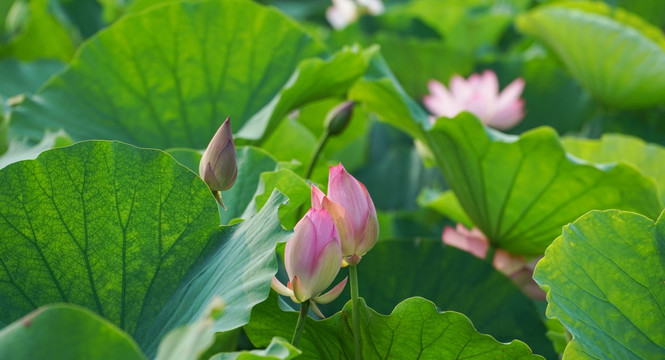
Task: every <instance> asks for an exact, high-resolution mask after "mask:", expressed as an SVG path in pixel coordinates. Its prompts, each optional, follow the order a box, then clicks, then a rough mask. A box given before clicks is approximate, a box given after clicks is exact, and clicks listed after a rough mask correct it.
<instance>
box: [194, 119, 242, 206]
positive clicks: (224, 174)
mask: <svg viewBox="0 0 665 360" xmlns="http://www.w3.org/2000/svg"><path fill="white" fill-rule="evenodd" d="M199 174H200V175H201V178H202V179H203V181H205V183H206V184H208V187H209V188H210V191H212V193H213V195H215V199H217V201H218V202H219V204H220V205H221V206H222V207H223V208H224V209H225V210H226V206H224V202H223V201H222V195H221V193H220V192H221V191H225V190H228V189H230V188H231V187H232V186H233V184H234V183H235V182H236V178H237V177H238V165H237V161H236V147H235V144H234V142H233V134H232V133H231V118H230V117H227V118H226V120H225V121H224V123H223V124H222V126H220V127H219V129H218V130H217V132H216V133H215V136H213V138H212V140H210V143H209V144H208V147H207V148H206V150H205V152H203V156H202V157H201V161H200V162H199Z"/></svg>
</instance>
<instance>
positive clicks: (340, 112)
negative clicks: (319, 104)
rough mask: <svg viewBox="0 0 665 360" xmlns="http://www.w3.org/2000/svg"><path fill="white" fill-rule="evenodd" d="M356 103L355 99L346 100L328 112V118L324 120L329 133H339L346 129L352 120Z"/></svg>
mask: <svg viewBox="0 0 665 360" xmlns="http://www.w3.org/2000/svg"><path fill="white" fill-rule="evenodd" d="M355 104H356V103H355V102H353V101H345V102H343V103H341V104H339V105H337V106H335V107H334V108H333V109H332V110H330V111H329V112H328V114H327V115H326V120H325V121H324V122H323V126H324V127H325V129H326V130H327V131H328V134H330V135H338V134H340V133H341V132H342V131H344V129H345V128H346V126H347V125H349V122H350V121H351V117H352V116H353V107H354V106H355Z"/></svg>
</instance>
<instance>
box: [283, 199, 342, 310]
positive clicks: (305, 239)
mask: <svg viewBox="0 0 665 360" xmlns="http://www.w3.org/2000/svg"><path fill="white" fill-rule="evenodd" d="M341 265H342V247H341V244H340V240H339V234H338V233H337V229H336V228H335V223H334V222H333V220H332V218H331V217H330V214H329V213H328V212H327V211H326V210H325V209H322V208H321V209H314V208H312V209H310V210H309V211H308V212H307V214H305V216H304V217H303V218H302V219H301V220H300V221H299V222H298V224H296V226H295V228H294V231H293V236H292V237H291V239H290V240H289V241H288V242H287V243H286V247H285V248H284V266H285V267H286V273H287V274H288V276H289V280H290V281H289V282H288V284H287V286H284V285H283V284H282V283H280V282H279V280H277V279H276V278H273V281H272V283H271V286H272V288H273V289H274V290H275V291H277V292H278V293H280V294H282V295H285V296H289V297H291V299H292V300H293V301H295V302H296V303H301V302H305V301H307V300H311V302H312V303H311V304H312V305H313V306H312V308H313V310H314V311H316V312H317V313H319V314H320V311H318V308H317V307H316V303H320V304H327V303H329V302H331V301H333V300H335V299H336V298H337V297H338V296H339V295H340V294H341V293H342V290H343V289H344V286H345V285H346V279H344V280H343V281H342V282H340V283H339V284H337V285H336V286H335V287H334V288H333V289H331V290H330V291H329V292H327V293H326V294H323V295H322V294H321V293H322V292H323V291H324V290H326V289H327V288H328V287H329V286H330V284H331V283H332V281H333V280H335V276H337V273H338V272H339V269H340V266H341Z"/></svg>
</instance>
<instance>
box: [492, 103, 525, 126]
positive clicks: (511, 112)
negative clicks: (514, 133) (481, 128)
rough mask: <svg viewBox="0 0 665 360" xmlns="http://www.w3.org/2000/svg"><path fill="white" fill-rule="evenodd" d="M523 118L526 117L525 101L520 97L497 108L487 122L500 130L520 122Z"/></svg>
mask: <svg viewBox="0 0 665 360" xmlns="http://www.w3.org/2000/svg"><path fill="white" fill-rule="evenodd" d="M522 118H524V101H523V100H522V99H519V100H517V101H515V102H513V103H511V104H509V105H507V106H504V107H502V108H499V109H497V111H496V112H495V113H494V116H493V117H492V118H491V119H490V120H489V121H488V122H486V124H487V125H489V126H491V127H493V128H496V129H499V130H506V129H510V128H512V127H514V126H516V125H517V124H519V123H520V121H522Z"/></svg>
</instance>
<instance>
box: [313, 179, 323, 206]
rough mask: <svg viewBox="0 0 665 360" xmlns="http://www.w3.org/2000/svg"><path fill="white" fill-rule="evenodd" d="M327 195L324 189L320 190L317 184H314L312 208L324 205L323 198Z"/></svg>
mask: <svg viewBox="0 0 665 360" xmlns="http://www.w3.org/2000/svg"><path fill="white" fill-rule="evenodd" d="M325 196H326V195H325V194H324V193H323V191H321V190H319V188H318V187H316V185H314V184H312V208H314V209H317V210H318V209H321V208H322V207H323V198H324V197H325Z"/></svg>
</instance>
